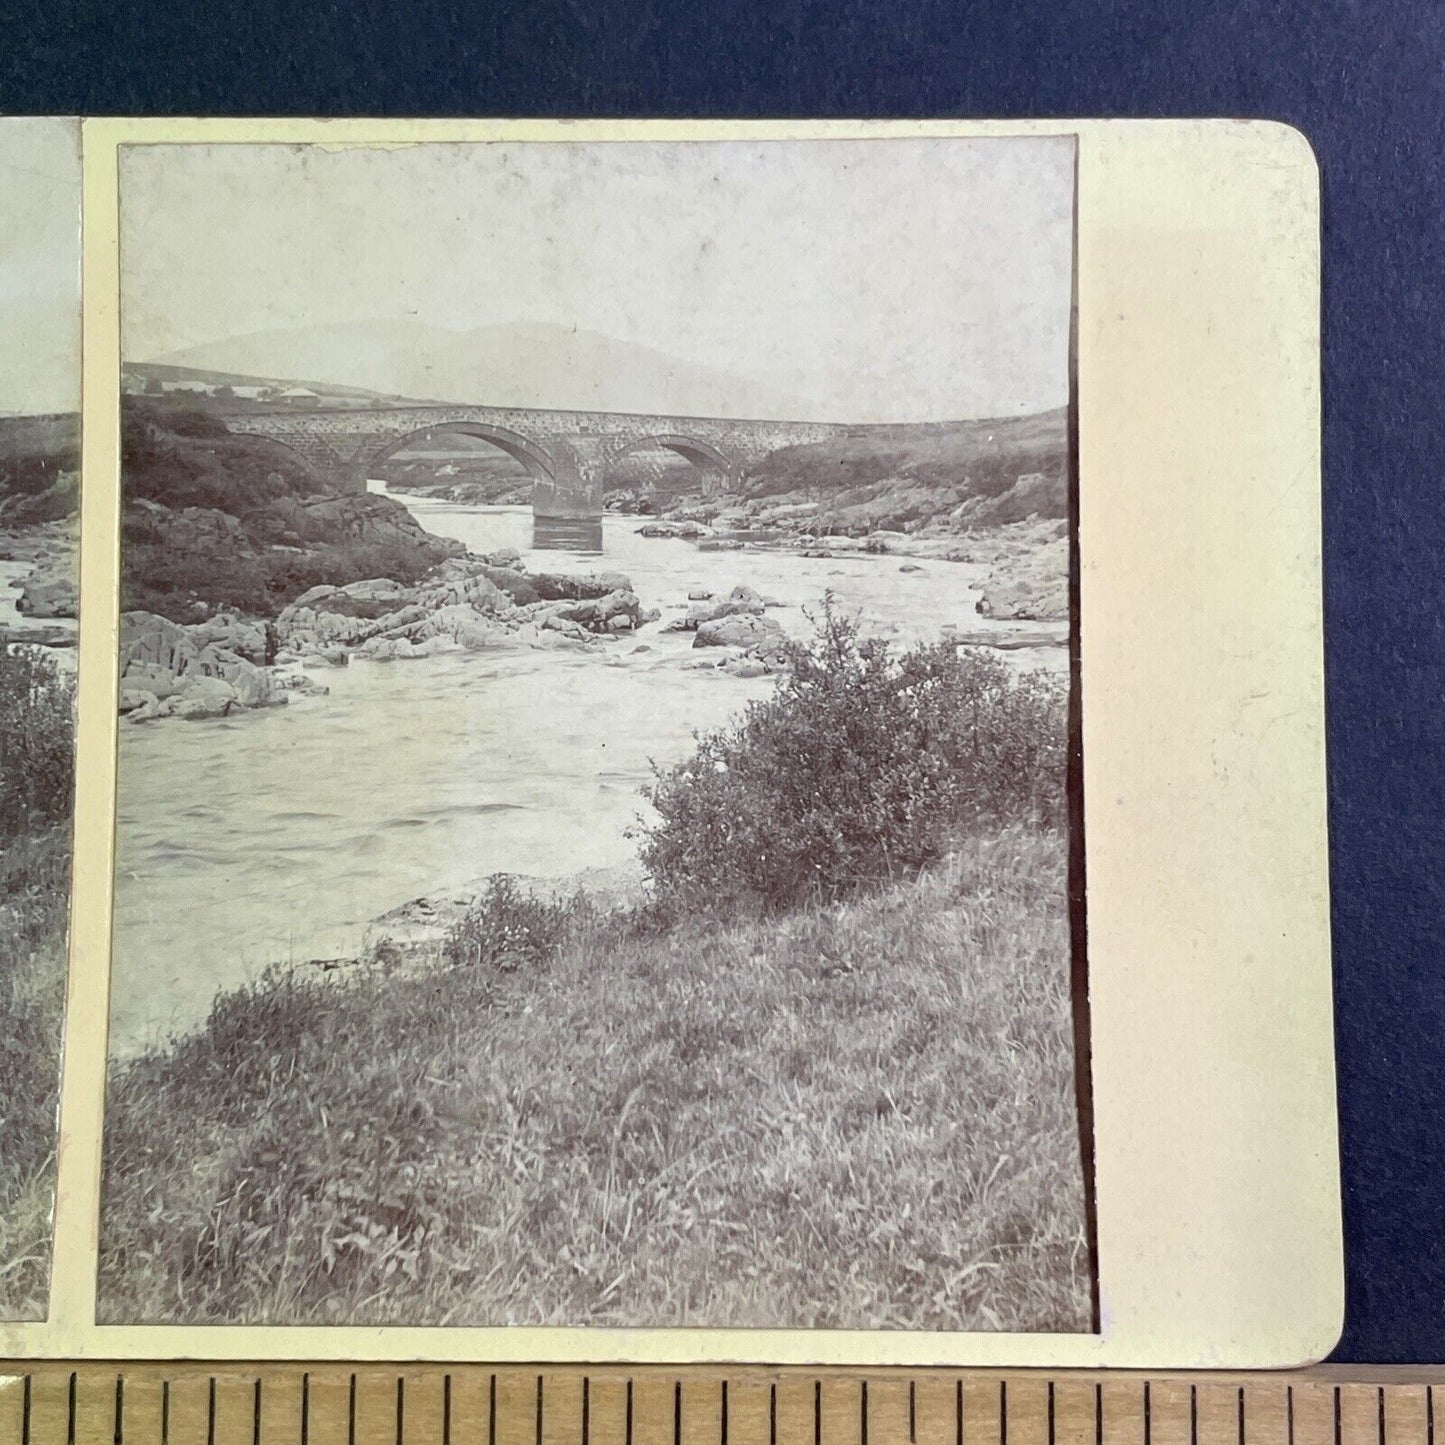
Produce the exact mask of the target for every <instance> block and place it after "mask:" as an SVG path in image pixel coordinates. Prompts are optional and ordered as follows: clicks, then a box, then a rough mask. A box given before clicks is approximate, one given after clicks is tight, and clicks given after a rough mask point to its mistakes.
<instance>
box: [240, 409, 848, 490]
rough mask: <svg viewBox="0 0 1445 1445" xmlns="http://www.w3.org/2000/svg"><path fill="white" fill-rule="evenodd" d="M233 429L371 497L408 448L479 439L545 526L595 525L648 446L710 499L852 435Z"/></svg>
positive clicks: (465, 427) (401, 425)
mask: <svg viewBox="0 0 1445 1445" xmlns="http://www.w3.org/2000/svg"><path fill="white" fill-rule="evenodd" d="M227 421H228V425H229V426H230V428H231V430H232V431H233V432H236V433H240V434H249V435H252V436H262V437H267V438H269V439H270V440H271V441H274V442H280V443H281V444H282V445H284V446H288V447H290V448H291V449H292V450H293V451H295V452H297V453H299V454H300V455H301V456H302V457H303V458H304V459H305V460H306V462H307V463H308V464H309V465H310V466H311V467H312V468H313V470H315V471H316V472H317V473H318V474H320V475H322V476H325V477H326V478H327V479H328V480H330V481H331V482H332V484H333V485H335V486H337V487H338V488H340V489H342V490H348V491H365V489H366V483H367V480H368V478H369V477H371V476H374V475H375V471H376V468H377V467H378V466H379V465H380V464H381V463H383V462H385V461H386V460H387V458H388V457H390V456H393V455H394V454H395V453H397V452H399V451H403V450H405V449H406V448H408V447H417V446H419V445H421V444H423V443H425V442H427V441H429V440H437V439H441V438H443V437H446V436H448V435H457V434H460V435H463V436H470V437H478V438H480V439H481V440H483V441H487V442H490V443H491V444H492V445H493V446H495V447H498V448H499V449H500V450H502V451H504V452H506V453H507V454H508V455H510V456H512V457H515V458H516V460H517V461H519V462H520V463H521V464H522V465H523V466H524V467H525V468H526V470H527V471H528V473H529V474H530V475H531V477H532V481H533V488H532V508H533V511H534V512H535V513H536V514H537V515H538V516H542V517H595V516H599V515H600V514H601V511H602V494H603V492H604V490H605V489H606V487H607V484H608V480H609V474H610V473H611V471H612V468H613V467H614V466H615V465H616V464H617V463H618V462H620V461H621V460H622V459H623V458H624V457H626V456H627V455H629V454H630V453H632V452H636V451H639V450H641V449H642V448H644V447H663V448H666V449H667V450H669V451H673V452H676V453H677V454H678V455H679V456H682V457H686V458H687V460H688V461H690V462H692V463H693V465H694V466H696V467H698V468H699V470H700V471H701V472H702V473H703V487H704V491H705V492H712V491H717V490H725V489H730V488H731V487H732V486H733V485H734V484H735V483H736V482H737V481H738V479H739V478H740V477H741V476H742V475H743V474H744V473H745V472H746V471H747V469H748V468H749V467H751V466H753V465H755V464H756V463H757V462H758V461H760V460H761V459H762V458H763V457H765V456H766V455H767V454H768V453H769V452H772V451H776V450H777V449H778V448H779V447H786V446H795V445H798V444H800V443H803V442H810V441H821V440H823V439H824V438H826V437H829V436H832V435H835V434H837V433H841V432H846V431H848V430H849V428H847V427H844V426H838V425H832V424H829V423H825V422H800V421H737V420H730V419H725V418H719V417H678V416H643V415H640V414H632V413H626V412H577V411H541V410H526V409H520V408H513V407H492V406H431V405H426V406H377V407H348V408H336V409H330V408H314V409H313V408H308V409H306V410H297V411H279V410H278V411H270V412H248V413H245V414H242V413H233V414H231V415H230V416H229V417H228V418H227Z"/></svg>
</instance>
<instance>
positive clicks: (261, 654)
mask: <svg viewBox="0 0 1445 1445" xmlns="http://www.w3.org/2000/svg"><path fill="white" fill-rule="evenodd" d="M187 631H188V632H189V633H190V635H191V639H192V641H194V642H195V643H196V644H197V645H198V646H200V647H206V646H209V645H210V644H212V643H214V644H216V645H217V646H219V647H223V648H225V650H226V651H227V652H233V653H235V654H236V656H237V657H243V658H245V659H246V660H247V661H248V662H260V663H264V662H266V661H268V658H267V638H266V624H265V623H263V622H257V621H255V620H254V619H252V618H249V617H238V616H237V615H236V614H235V613H233V612H218V613H217V614H216V615H215V616H214V617H212V618H208V619H207V620H206V621H205V622H201V623H197V624H196V625H195V626H193V627H190V628H188V629H187Z"/></svg>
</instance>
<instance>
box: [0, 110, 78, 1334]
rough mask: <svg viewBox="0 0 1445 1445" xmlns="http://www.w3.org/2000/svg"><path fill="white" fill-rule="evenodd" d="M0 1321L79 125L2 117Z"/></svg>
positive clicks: (62, 971) (42, 877) (39, 1134)
mask: <svg viewBox="0 0 1445 1445" xmlns="http://www.w3.org/2000/svg"><path fill="white" fill-rule="evenodd" d="M0 196H3V197H4V202H3V204H0V1320H42V1319H44V1318H45V1316H46V1312H47V1311H46V1305H47V1300H48V1297H49V1291H50V1261H51V1228H52V1217H53V1213H54V1203H55V1158H56V1134H57V1127H58V1109H59V1102H60V1054H61V1033H62V1025H63V1019H64V1013H65V976H66V954H67V941H68V935H69V923H70V874H71V868H70V863H71V821H72V806H73V798H74V788H75V671H76V669H75V640H76V613H77V593H78V582H79V578H78V575H77V571H76V562H77V552H78V544H79V515H78V505H79V497H80V417H79V411H80V126H79V122H77V121H74V120H16V119H0Z"/></svg>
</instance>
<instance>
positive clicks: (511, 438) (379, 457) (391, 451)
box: [352, 420, 557, 482]
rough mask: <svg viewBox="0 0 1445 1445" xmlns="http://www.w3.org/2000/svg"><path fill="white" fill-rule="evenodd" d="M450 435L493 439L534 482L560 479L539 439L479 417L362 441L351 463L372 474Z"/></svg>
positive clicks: (365, 473)
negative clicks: (392, 459)
mask: <svg viewBox="0 0 1445 1445" xmlns="http://www.w3.org/2000/svg"><path fill="white" fill-rule="evenodd" d="M448 435H450V436H467V437H476V438H478V439H479V440H481V441H484V442H490V443H491V444H492V445H493V446H494V447H496V448H497V449H498V450H499V451H503V452H506V454H507V455H508V456H509V457H512V458H513V459H514V460H516V461H518V462H520V463H521V464H522V466H523V467H525V468H526V471H527V475H528V476H530V477H531V478H532V480H533V481H534V482H552V481H555V480H556V479H557V464H556V462H555V461H554V460H553V459H552V456H551V454H550V453H548V452H547V451H545V450H543V448H541V447H539V446H538V445H537V443H536V442H534V441H532V440H531V439H530V438H528V437H524V436H523V435H522V434H521V433H520V432H514V431H509V430H508V429H507V428H506V427H502V426H493V425H492V424H491V423H490V422H480V421H465V420H459V421H436V422H429V423H428V424H427V425H426V426H421V427H416V428H415V429H413V430H411V431H408V432H402V433H398V434H397V435H396V436H390V437H379V438H377V439H375V440H374V441H370V442H367V443H365V444H363V445H362V446H361V447H360V448H359V449H358V451H357V454H356V458H355V461H354V462H353V464H352V465H353V466H355V467H359V468H361V469H362V472H363V475H365V476H369V475H370V470H371V469H372V468H374V467H375V466H376V465H377V464H378V463H379V462H384V461H386V460H387V458H389V457H392V456H395V455H396V453H397V452H401V451H405V450H406V449H407V448H408V447H412V446H415V445H417V444H418V443H419V442H426V441H431V440H433V439H436V438H440V437H445V436H448Z"/></svg>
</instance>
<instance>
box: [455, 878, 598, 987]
mask: <svg viewBox="0 0 1445 1445" xmlns="http://www.w3.org/2000/svg"><path fill="white" fill-rule="evenodd" d="M595 918H596V910H595V908H594V906H593V905H592V904H591V903H590V902H589V901H588V900H587V898H586V896H585V895H584V894H581V893H578V894H576V895H575V896H573V897H572V898H568V899H563V900H548V899H544V898H536V897H534V896H532V895H531V894H530V893H524V892H523V891H522V890H521V889H520V888H518V887H517V885H516V884H515V883H514V882H513V881H512V880H511V879H510V878H509V877H507V875H506V874H505V873H499V874H498V875H497V876H496V877H495V878H493V879H491V880H490V882H489V883H488V884H487V891H486V892H485V893H484V894H482V896H481V897H480V898H479V899H478V900H477V901H476V902H475V903H474V904H473V905H472V906H471V907H470V908H469V909H468V910H467V912H466V914H465V916H464V917H463V918H462V920H461V922H460V923H458V924H457V925H456V927H455V928H453V929H452V931H451V933H450V935H449V936H448V938H447V943H446V958H447V961H448V962H449V963H451V964H452V965H453V966H455V967H462V968H489V969H496V970H498V971H501V972H510V971H512V970H514V969H519V968H526V969H529V970H530V969H538V968H545V967H546V966H547V964H549V963H551V961H552V960H553V958H555V957H556V954H557V950H558V949H559V948H560V947H561V946H562V944H563V942H564V941H565V940H566V939H567V937H568V936H569V934H570V933H571V932H572V930H573V929H574V928H576V927H577V926H578V925H579V924H581V923H583V922H584V921H595Z"/></svg>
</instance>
